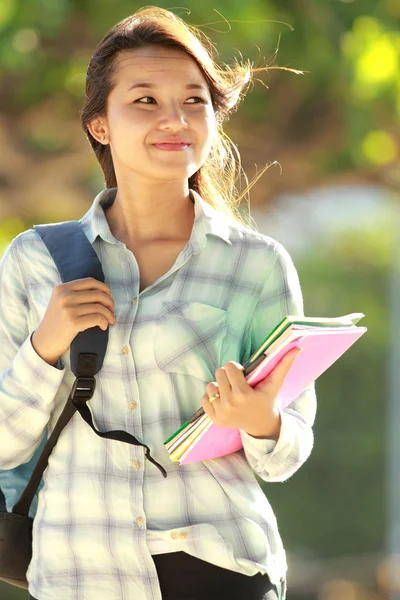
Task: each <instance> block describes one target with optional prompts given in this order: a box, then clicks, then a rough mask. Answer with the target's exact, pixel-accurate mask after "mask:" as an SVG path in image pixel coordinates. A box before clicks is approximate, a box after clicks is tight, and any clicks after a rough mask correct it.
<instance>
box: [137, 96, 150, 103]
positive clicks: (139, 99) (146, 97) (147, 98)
mask: <svg viewBox="0 0 400 600" xmlns="http://www.w3.org/2000/svg"><path fill="white" fill-rule="evenodd" d="M141 100H154V98H153V97H152V96H143V98H138V99H137V100H135V102H140V104H152V103H151V102H141Z"/></svg>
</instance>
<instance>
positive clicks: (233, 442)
mask: <svg viewBox="0 0 400 600" xmlns="http://www.w3.org/2000/svg"><path fill="white" fill-rule="evenodd" d="M363 317H364V315H363V314H362V313H354V314H350V315H345V316H343V317H337V318H318V317H316V318H314V317H299V316H297V317H293V316H288V317H286V318H284V319H283V320H282V321H281V322H280V323H278V325H277V326H276V327H275V329H273V330H272V331H271V332H270V333H269V334H268V336H267V338H266V339H265V341H264V342H263V343H262V345H261V346H260V348H259V349H258V350H257V351H256V352H255V353H254V354H253V356H251V358H250V359H249V362H248V364H247V365H245V367H244V371H243V374H244V376H245V378H246V381H247V382H248V384H249V385H250V386H251V387H254V386H255V385H256V384H257V383H259V382H260V381H262V380H263V379H265V378H266V377H267V376H268V375H269V374H270V373H271V371H272V370H273V369H274V367H275V366H276V365H277V363H278V362H279V361H280V360H281V359H282V358H283V357H284V355H285V354H286V353H287V352H289V351H290V350H291V349H292V348H295V347H298V348H302V349H303V352H301V353H300V354H299V355H298V356H297V357H296V358H295V360H294V362H293V364H292V366H291V367H290V370H289V372H288V374H287V375H286V378H285V380H284V382H283V385H282V387H281V390H280V392H279V395H278V398H277V401H276V402H277V406H279V407H280V408H281V409H284V408H286V407H287V406H288V405H289V404H290V403H291V402H293V400H295V399H296V398H297V397H298V396H299V395H300V394H301V393H302V392H303V391H304V390H305V388H307V387H308V386H309V385H311V384H312V383H313V382H314V381H315V380H316V379H317V378H318V377H319V376H320V375H321V374H322V373H324V371H326V370H327V369H328V368H329V367H330V366H331V365H332V364H333V363H334V362H336V361H337V359H338V358H339V357H340V356H342V354H344V353H345V352H346V350H348V349H349V348H350V346H352V345H353V344H354V343H355V342H356V341H357V340H358V339H359V338H360V337H361V336H362V335H363V334H364V333H365V332H366V331H367V329H366V327H357V323H358V321H359V320H360V319H362V318H363ZM164 445H165V447H166V449H167V452H168V454H169V457H170V458H171V460H172V461H174V462H179V463H180V464H187V463H192V462H199V461H204V460H210V459H213V458H219V457H220V456H225V455H227V454H231V453H232V452H236V451H237V450H240V449H241V448H242V447H243V445H242V442H241V436H240V431H239V430H238V429H230V428H228V427H220V426H218V425H215V424H214V423H213V422H212V421H211V420H210V418H209V417H208V416H207V415H206V414H205V413H204V410H203V408H200V409H199V410H198V411H197V412H196V413H195V414H194V415H193V416H192V417H191V418H190V419H189V421H187V422H186V423H184V424H183V425H182V427H180V428H179V429H178V431H175V433H173V434H172V435H171V437H170V438H168V439H167V440H166V441H165V442H164Z"/></svg>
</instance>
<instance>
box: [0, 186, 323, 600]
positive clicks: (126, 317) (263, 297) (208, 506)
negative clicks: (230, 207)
mask: <svg viewBox="0 0 400 600" xmlns="http://www.w3.org/2000/svg"><path fill="white" fill-rule="evenodd" d="M115 192H116V188H113V189H111V190H110V189H108V190H103V191H102V192H101V193H99V194H98V195H97V196H96V198H95V199H94V202H93V204H92V206H91V207H90V209H89V210H88V212H87V213H86V214H85V215H84V217H83V218H82V219H81V221H80V222H81V224H82V226H83V228H84V231H85V233H86V235H87V237H88V239H89V240H90V242H91V243H92V244H93V247H94V249H95V250H96V252H97V254H98V256H99V258H100V260H101V263H102V266H103V270H104V274H105V282H106V284H107V285H108V286H109V287H110V289H111V292H112V295H113V298H114V301H115V315H116V318H117V323H116V324H115V325H113V326H111V327H110V336H109V343H108V349H107V353H106V357H105V360H104V365H103V368H102V369H101V371H100V372H99V374H98V375H97V376H96V378H97V386H96V390H95V393H94V396H93V398H92V399H91V400H90V408H91V410H92V414H93V415H94V422H95V425H96V427H97V428H98V429H100V430H107V431H108V430H112V429H114V430H115V429H124V430H126V431H128V432H130V433H132V434H133V435H134V436H136V437H137V439H139V440H141V441H143V442H145V443H146V444H147V445H148V446H150V449H151V452H152V455H153V456H154V458H155V459H156V460H157V461H158V462H159V463H161V464H162V465H163V466H164V467H165V469H166V470H167V473H168V477H167V479H164V478H163V477H162V475H161V473H160V472H159V470H158V469H157V468H156V467H155V466H153V465H152V464H150V463H149V462H148V461H146V460H145V457H144V449H143V448H142V447H135V446H130V445H128V444H124V443H122V442H116V441H112V440H104V439H101V438H99V437H98V436H96V435H95V434H94V433H93V431H92V430H91V429H90V428H89V427H88V425H87V424H86V423H85V422H84V421H83V420H82V418H81V416H80V415H79V414H75V415H74V416H73V418H72V420H71V422H70V423H69V424H68V426H67V427H66V428H65V429H64V431H63V432H62V434H61V436H60V438H59V441H58V443H57V445H56V447H55V449H54V450H53V452H52V454H51V456H50V460H49V465H48V468H47V470H46V472H45V475H44V482H45V483H44V487H43V489H42V490H41V491H40V494H39V503H38V512H37V515H36V518H35V520H34V529H33V557H32V561H31V564H30V567H29V570H28V580H29V589H30V592H31V594H32V595H33V596H34V597H36V598H40V600H54V598H57V600H72V599H74V600H98V598H101V599H102V600H115V599H116V598H118V599H119V600H161V593H160V587H159V583H158V579H157V573H156V570H155V566H154V562H153V560H152V554H157V553H162V552H170V551H184V552H187V553H188V554H191V555H193V556H196V557H198V558H200V559H203V560H206V561H208V562H210V563H213V564H215V565H218V566H220V567H224V568H226V569H230V570H232V571H237V572H240V573H243V574H246V575H254V574H256V573H257V572H262V573H268V575H269V577H270V579H271V581H272V582H273V583H275V584H277V585H278V587H279V586H281V587H282V582H283V580H284V578H285V574H286V568H287V567H286V559H285V552H284V549H283V546H282V541H281V538H280V536H279V533H278V527H277V523H276V518H275V516H274V513H273V511H272V508H271V506H270V504H269V502H268V500H267V498H266V497H265V495H264V493H263V491H262V490H261V488H260V486H259V484H258V482H257V480H256V478H255V477H254V473H253V471H254V472H255V473H257V475H259V477H261V478H262V479H263V480H265V481H268V482H270V481H271V482H272V481H284V480H286V479H288V478H289V477H290V476H291V475H292V474H293V473H294V472H295V471H297V469H298V468H299V467H300V466H301V465H302V463H303V462H304V461H305V460H306V459H307V457H308V456H309V454H310V452H311V449H312V445H313V434H312V425H313V422H314V417H315V410H316V398H315V392H314V386H311V387H310V388H309V389H307V390H306V391H305V392H304V393H303V394H302V395H301V396H299V397H298V398H297V399H296V400H295V401H294V402H293V403H292V404H291V405H290V406H289V407H288V408H287V409H285V410H283V411H281V416H282V429H281V433H280V437H279V440H278V442H274V441H272V440H264V439H255V438H252V437H251V436H249V435H247V434H246V433H245V432H241V435H242V440H243V446H244V449H243V450H241V451H239V452H235V453H234V454H231V455H229V456H226V457H224V458H220V459H217V460H210V461H206V462H200V463H195V464H189V465H184V466H180V465H179V464H177V463H173V462H171V461H170V459H169V457H168V454H167V452H166V450H165V448H164V445H163V441H164V440H165V439H167V438H168V437H169V436H170V435H171V433H173V432H174V431H175V430H176V429H177V428H178V427H179V426H180V425H181V424H182V422H183V421H185V420H186V419H187V418H188V417H190V416H191V415H192V414H193V413H194V412H195V411H196V410H197V409H198V408H199V406H200V398H201V396H202V395H203V394H204V393H205V387H206V384H207V383H208V382H210V381H214V380H215V371H216V369H217V368H218V367H219V366H223V365H224V364H225V363H226V362H227V361H229V360H233V361H238V362H239V363H241V364H245V363H246V362H247V360H248V359H249V357H250V356H251V355H252V354H253V353H254V352H255V350H256V349H257V348H258V346H259V345H260V344H261V342H262V341H263V340H264V339H265V337H266V335H267V334H268V332H269V331H270V330H271V329H272V328H273V327H274V326H275V325H276V323H277V322H278V321H280V320H281V319H282V318H283V317H284V316H286V315H288V314H291V315H293V314H303V302H302V294H301V289H300V285H299V280H298V276H297V273H296V270H295V267H294V266H293V263H292V260H291V259H290V257H289V255H288V253H287V251H286V250H285V249H284V248H283V247H282V246H281V245H280V244H279V243H277V242H276V241H274V240H272V239H271V238H269V237H267V236H265V235H262V234H260V233H258V232H256V231H253V230H251V229H248V228H246V227H244V226H241V225H238V224H236V223H233V222H231V221H230V220H229V219H228V218H227V217H225V216H221V214H220V213H218V212H217V211H215V210H214V209H213V208H212V207H210V205H208V204H207V203H206V202H205V201H204V200H203V199H202V198H201V197H200V196H199V195H198V194H197V193H195V192H192V194H193V200H194V203H195V221H194V225H193V230H192V234H191V237H190V240H189V241H188V242H187V244H186V246H185V248H184V249H183V250H182V252H181V253H180V254H179V256H178V258H177V259H176V262H175V264H174V265H173V266H172V267H171V269H170V270H169V271H168V272H167V273H165V274H164V275H163V276H162V277H160V278H159V279H158V280H157V281H155V282H154V283H153V284H152V285H150V286H149V287H147V288H146V289H145V290H143V291H142V292H140V293H139V269H138V265H137V262H136V260H135V257H134V255H133V254H132V253H131V252H130V251H129V250H128V249H127V248H126V246H125V244H123V243H121V242H119V241H118V240H117V239H116V238H115V237H114V236H113V235H112V233H111V231H110V228H109V225H108V222H107V220H106V218H105V215H104V211H103V208H102V207H103V206H105V205H108V204H109V203H112V202H113V200H114V198H115ZM60 283H61V279H60V276H59V274H58V271H57V270H56V267H55V265H54V263H53V261H52V259H51V257H50V255H49V253H48V251H47V249H46V247H45V246H44V244H43V242H42V241H41V239H40V237H39V235H38V234H37V233H36V232H35V231H34V230H33V229H29V230H27V231H25V232H23V233H21V234H19V235H18V236H17V237H16V238H15V239H14V240H13V241H12V242H11V244H10V245H9V246H8V248H7V250H6V252H5V254H4V256H3V258H2V260H1V262H0V376H1V379H0V468H1V469H12V468H14V467H16V466H17V465H20V464H22V463H24V462H26V461H28V460H29V459H30V457H31V456H32V454H33V452H34V450H35V448H36V447H37V446H38V444H39V442H40V440H41V438H42V436H43V433H44V430H45V428H46V426H47V427H48V429H49V431H50V432H51V430H52V428H53V427H54V424H55V422H56V421H57V419H58V417H59V415H60V413H61V411H62V408H63V406H64V404H65V402H66V399H67V398H68V396H69V393H70V390H71V387H72V384H73V382H74V380H75V377H74V375H73V373H72V371H71V369H70V362H69V353H65V354H63V355H62V356H61V358H60V360H59V361H58V363H57V364H56V366H55V367H53V366H51V365H49V364H47V363H46V362H44V361H43V360H42V359H41V358H40V357H39V356H38V355H37V354H36V352H35V351H34V349H33V347H32V344H31V340H30V337H31V334H32V332H33V331H34V330H35V329H36V328H37V327H38V325H39V323H40V322H41V320H42V319H43V316H44V314H45V311H46V308H47V306H48V304H49V301H50V297H51V293H52V290H53V287H54V286H55V285H58V284H60Z"/></svg>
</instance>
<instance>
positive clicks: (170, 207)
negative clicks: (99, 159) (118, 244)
mask: <svg viewBox="0 0 400 600" xmlns="http://www.w3.org/2000/svg"><path fill="white" fill-rule="evenodd" d="M104 212H105V215H106V218H107V221H108V224H109V226H110V230H111V232H112V234H113V236H114V237H115V238H116V239H117V240H119V241H122V242H124V243H125V244H126V245H128V246H134V245H137V244H141V243H147V242H152V241H161V240H163V241H166V240H181V239H188V238H189V237H190V234H191V231H192V227H193V222H194V204H193V202H192V200H191V198H190V195H189V187H188V185H187V182H184V183H182V182H172V183H166V184H164V183H163V182H155V183H154V184H153V185H151V186H149V185H146V186H144V185H140V184H137V183H135V185H134V186H130V185H124V184H122V185H119V186H118V190H117V194H116V197H115V200H114V202H113V204H112V205H111V206H110V207H109V208H107V209H105V211H104Z"/></svg>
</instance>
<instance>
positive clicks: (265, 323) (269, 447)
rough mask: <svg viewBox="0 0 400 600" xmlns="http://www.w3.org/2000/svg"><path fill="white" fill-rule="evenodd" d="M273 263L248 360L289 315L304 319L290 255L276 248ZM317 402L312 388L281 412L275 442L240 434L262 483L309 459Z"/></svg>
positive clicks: (253, 321)
mask: <svg viewBox="0 0 400 600" xmlns="http://www.w3.org/2000/svg"><path fill="white" fill-rule="evenodd" d="M275 253H276V255H275V261H274V263H273V267H272V269H271V270H270V272H269V274H268V275H267V278H266V281H265V283H264V286H263V289H262V292H261V295H260V298H259V300H258V303H257V305H256V308H255V311H254V314H253V316H252V319H251V322H250V325H249V329H248V335H247V340H248V353H247V354H248V356H247V358H250V356H251V355H252V354H254V352H255V351H256V350H257V349H258V348H259V347H260V346H261V344H262V342H263V341H264V340H265V337H266V335H267V333H268V331H271V330H272V329H273V328H274V327H275V326H276V325H277V323H279V321H281V320H282V319H283V318H284V317H286V316H288V315H301V316H302V315H304V309H303V296H302V292H301V287H300V282H299V277H298V274H297V271H296V268H295V266H294V264H293V261H292V259H291V257H290V256H289V253H288V252H287V251H286V250H285V248H283V246H281V245H280V244H276V248H275ZM316 407H317V400H316V395H315V386H314V384H312V385H310V386H309V387H307V388H306V389H305V390H304V391H303V392H302V393H301V394H300V395H299V396H298V397H297V398H296V399H295V400H294V401H293V402H292V403H291V404H290V405H289V406H288V407H286V408H285V409H283V410H282V409H281V410H280V415H281V431H280V435H279V439H278V440H277V441H276V442H275V441H274V440H270V439H259V438H254V437H252V436H250V435H249V434H247V433H246V432H245V431H241V432H240V433H241V438H242V443H243V449H244V452H245V455H246V458H247V460H248V462H249V464H250V466H251V467H252V469H253V470H254V471H255V473H257V475H258V476H259V477H261V479H264V480H265V481H285V480H286V479H288V478H289V477H290V476H291V475H293V474H294V473H295V472H296V471H297V470H298V469H299V468H300V467H301V465H302V464H303V463H304V462H305V461H306V460H307V458H308V457H309V455H310V453H311V450H312V447H313V442H314V436H313V431H312V426H313V424H314V420H315V414H316Z"/></svg>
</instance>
